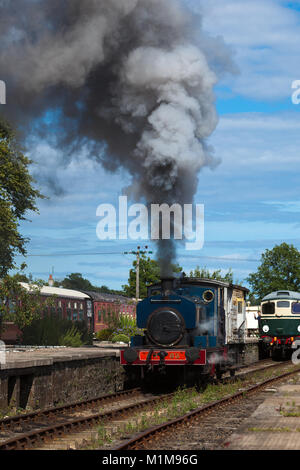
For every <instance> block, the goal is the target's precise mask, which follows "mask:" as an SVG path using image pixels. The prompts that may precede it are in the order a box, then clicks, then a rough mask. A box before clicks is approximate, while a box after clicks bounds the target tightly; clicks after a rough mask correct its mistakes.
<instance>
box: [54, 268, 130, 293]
mask: <svg viewBox="0 0 300 470" xmlns="http://www.w3.org/2000/svg"><path fill="white" fill-rule="evenodd" d="M54 285H55V286H56V287H60V286H62V287H64V288H65V289H74V290H80V291H93V292H99V293H104V294H117V295H125V293H124V291H119V290H114V289H109V288H108V287H107V286H101V287H97V286H94V285H93V284H92V283H91V282H90V281H89V280H88V279H85V278H84V277H83V276H82V274H80V273H71V274H69V275H68V276H67V277H65V278H64V279H63V281H54Z"/></svg>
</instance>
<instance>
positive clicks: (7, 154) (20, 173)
mask: <svg viewBox="0 0 300 470" xmlns="http://www.w3.org/2000/svg"><path fill="white" fill-rule="evenodd" d="M31 163H32V161H31V160H29V159H28V158H27V157H25V156H24V155H23V153H22V151H21V149H20V148H19V145H18V142H17V139H16V137H15V135H14V133H13V131H12V129H11V128H10V127H9V125H8V124H7V123H4V122H3V121H0V220H1V225H0V277H4V276H5V275H6V274H7V273H8V271H9V270H10V269H12V268H14V267H15V264H14V258H15V255H16V254H22V255H25V253H26V249H25V245H26V242H27V241H28V240H27V239H25V238H24V237H22V235H21V234H20V233H19V221H20V220H26V218H25V213H26V212H27V211H29V210H31V211H33V212H38V209H37V207H36V199H37V198H44V196H42V195H41V193H40V192H39V191H37V190H36V189H34V188H33V186H32V184H33V182H34V180H33V178H32V177H31V175H30V174H29V171H28V166H29V165H30V164H31Z"/></svg>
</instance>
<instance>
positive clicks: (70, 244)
mask: <svg viewBox="0 0 300 470" xmlns="http://www.w3.org/2000/svg"><path fill="white" fill-rule="evenodd" d="M182 1H184V2H185V3H186V4H187V5H188V6H189V8H191V9H192V10H194V11H195V12H198V13H201V15H202V21H203V28H204V30H205V31H206V32H208V33H209V34H210V35H212V36H214V37H215V36H220V37H222V38H223V41H224V43H225V44H226V46H227V47H229V49H230V51H231V54H232V59H233V62H234V65H235V67H234V68H235V73H233V74H227V75H224V76H223V77H222V78H221V80H220V81H219V83H218V84H217V85H216V87H215V95H216V107H217V111H218V114H219V123H218V126H217V128H216V130H215V131H214V133H213V134H212V136H211V137H210V138H209V145H211V146H212V147H213V148H214V153H215V156H216V158H217V159H218V160H219V164H218V165H217V166H216V167H215V168H214V169H210V168H207V167H205V168H204V169H203V170H202V171H201V173H200V175H199V185H198V190H197V194H196V198H195V203H196V204H204V208H205V219H204V221H205V223H204V234H205V237H204V245H203V248H202V249H201V250H198V251H187V250H185V248H184V245H179V246H178V250H177V251H178V259H177V260H178V263H179V264H180V265H181V266H182V267H183V270H184V271H185V272H186V273H189V272H190V270H191V269H194V268H195V267H196V266H202V267H206V268H208V269H209V270H215V269H221V270H222V272H224V273H226V272H227V271H228V269H230V268H231V269H232V271H233V273H234V279H235V280H236V281H237V282H242V283H243V284H244V285H246V286H247V282H246V280H245V279H246V278H247V276H248V275H249V273H251V272H254V271H255V270H256V269H257V267H258V265H259V260H260V257H261V254H262V253H263V252H264V251H265V250H266V249H271V248H273V247H274V245H276V244H280V243H282V242H287V243H292V244H294V245H295V246H296V247H297V248H298V249H300V196H299V186H300V183H299V177H298V175H299V173H300V171H299V170H300V158H299V151H300V114H299V111H300V105H296V104H294V103H293V102H292V99H291V97H292V93H293V91H294V90H293V89H292V83H293V81H295V80H300V61H299V52H298V49H299V46H298V42H299V41H298V38H299V33H300V0H297V1H296V0H295V1H283V0H210V1H209V2H207V1H205V2H202V1H199V0H182ZM9 99H10V97H9V96H8V100H9ZM30 148H31V152H30V154H29V156H30V157H31V158H32V159H33V160H34V161H35V162H36V163H35V164H34V165H32V168H31V172H32V174H33V175H34V176H35V177H36V179H37V180H38V181H39V184H40V186H39V187H40V189H41V191H42V192H43V193H44V194H46V195H48V196H49V199H47V200H43V201H39V203H38V207H39V211H40V213H39V214H28V218H29V219H30V221H24V222H22V223H21V226H20V229H21V233H22V234H23V235H24V236H26V237H28V238H30V242H29V243H28V245H27V251H28V256H27V258H26V259H25V262H26V263H27V268H26V270H25V273H27V274H29V273H32V275H33V277H34V278H42V279H45V280H46V279H48V276H49V274H50V273H52V272H53V273H54V277H55V278H56V279H58V280H59V279H63V278H64V277H65V276H66V275H67V274H70V273H72V272H80V273H82V275H83V277H85V278H88V279H89V280H90V281H91V282H92V283H93V284H94V285H107V286H109V287H110V288H114V289H119V288H121V286H122V285H123V284H126V283H127V280H128V273H129V269H130V268H131V266H132V262H133V260H134V258H135V257H134V255H133V254H124V252H130V251H131V250H135V249H136V247H137V245H140V246H141V247H142V248H143V247H144V246H145V245H147V246H149V249H152V250H153V251H155V245H154V244H153V243H152V242H151V240H148V241H147V240H140V241H137V240H128V241H126V240H125V241H124V240H112V241H109V240H106V241H100V240H99V239H98V238H97V235H96V227H97V223H98V222H99V217H97V216H96V210H97V207H98V206H99V204H103V203H108V204H114V205H117V203H118V197H119V196H121V195H122V189H123V188H124V187H126V186H127V185H128V184H129V181H130V179H129V176H128V174H126V173H125V172H124V171H119V172H117V173H114V174H112V173H108V172H106V171H105V170H104V169H103V168H101V167H100V166H99V165H97V164H96V163H95V162H92V161H91V160H89V159H87V158H85V150H84V148H83V149H80V151H79V152H78V156H77V158H74V159H73V160H72V162H70V163H69V164H68V165H66V166H65V167H64V168H59V167H57V165H56V162H57V154H59V150H57V149H54V148H52V147H51V145H50V144H49V142H48V143H47V142H43V141H40V140H34V139H33V140H32V144H31V147H30ZM49 178H51V179H52V181H56V182H57V185H56V187H57V191H56V192H55V193H54V194H53V193H50V192H48V189H47V188H48V186H47V185H46V182H47V181H48V180H49ZM17 261H18V262H19V263H21V262H23V261H24V259H23V258H22V257H18V258H17Z"/></svg>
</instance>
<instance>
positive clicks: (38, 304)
mask: <svg viewBox="0 0 300 470" xmlns="http://www.w3.org/2000/svg"><path fill="white" fill-rule="evenodd" d="M52 303H53V299H52V298H49V299H48V300H47V301H45V300H43V299H42V297H41V295H40V286H39V285H30V293H29V291H27V290H26V289H25V288H24V287H22V286H21V285H20V284H19V282H18V276H17V277H16V276H5V277H4V278H3V279H1V281H0V319H1V324H0V331H1V325H2V327H3V322H4V321H10V322H13V323H15V324H16V325H17V326H18V327H19V328H20V329H22V328H24V327H25V326H28V325H30V324H31V323H32V321H33V320H35V319H37V318H39V317H40V312H41V311H42V310H43V308H44V307H45V305H47V306H51V304H52Z"/></svg>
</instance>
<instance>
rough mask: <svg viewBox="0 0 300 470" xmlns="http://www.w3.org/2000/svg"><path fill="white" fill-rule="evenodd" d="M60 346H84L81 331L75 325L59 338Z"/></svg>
mask: <svg viewBox="0 0 300 470" xmlns="http://www.w3.org/2000/svg"><path fill="white" fill-rule="evenodd" d="M58 344H59V345H60V346H69V347H71V348H78V347H80V346H82V344H83V342H82V341H81V334H80V331H78V330H77V328H76V326H75V325H73V326H72V327H71V328H70V329H69V330H68V331H67V332H66V333H65V334H64V335H63V336H61V337H60V338H59V340H58Z"/></svg>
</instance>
